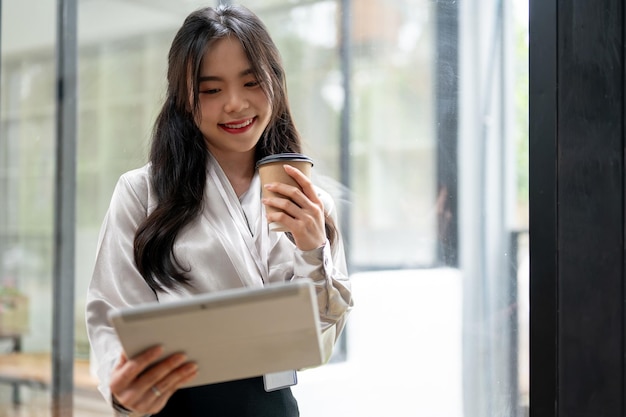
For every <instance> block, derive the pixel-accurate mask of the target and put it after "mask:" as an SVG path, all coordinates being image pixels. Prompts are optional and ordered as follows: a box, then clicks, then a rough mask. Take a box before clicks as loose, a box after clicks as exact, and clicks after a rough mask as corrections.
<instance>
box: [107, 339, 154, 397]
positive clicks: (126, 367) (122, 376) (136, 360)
mask: <svg viewBox="0 0 626 417" xmlns="http://www.w3.org/2000/svg"><path fill="white" fill-rule="evenodd" d="M162 354H163V348H162V347H161V346H155V347H152V348H149V349H147V350H145V351H144V352H142V353H140V354H138V355H136V356H134V357H133V358H131V359H128V358H127V356H126V355H124V354H123V355H122V356H121V357H120V361H119V363H118V366H117V367H116V368H115V369H114V372H113V373H112V375H111V383H110V385H111V390H112V391H113V392H119V391H121V390H123V389H124V388H125V387H127V386H128V384H130V383H131V382H132V381H134V380H135V379H136V378H137V377H138V376H139V375H140V374H141V373H142V372H144V371H145V369H146V368H148V367H149V366H150V365H151V364H152V363H154V361H156V360H157V359H158V358H159V357H160V356H161V355H162Z"/></svg>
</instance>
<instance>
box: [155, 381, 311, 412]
mask: <svg viewBox="0 0 626 417" xmlns="http://www.w3.org/2000/svg"><path fill="white" fill-rule="evenodd" d="M299 415H300V412H299V411H298V403H297V402H296V399H295V398H294V397H293V395H292V393H291V389H290V388H285V389H280V390H276V391H271V392H266V391H265V389H264V388H263V377H258V378H250V379H241V380H238V381H231V382H224V383H220V384H211V385H203V386H199V387H193V388H184V389H180V390H178V391H176V392H175V393H174V395H172V397H171V398H170V399H169V401H168V402H167V405H166V406H165V408H164V409H163V410H161V412H160V413H158V414H154V416H157V417H298V416H299Z"/></svg>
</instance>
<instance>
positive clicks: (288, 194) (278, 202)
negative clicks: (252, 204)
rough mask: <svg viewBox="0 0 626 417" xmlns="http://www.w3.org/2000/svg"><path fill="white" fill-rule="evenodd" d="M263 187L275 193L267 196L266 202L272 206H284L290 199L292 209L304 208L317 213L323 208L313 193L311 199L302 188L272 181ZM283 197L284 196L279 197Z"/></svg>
mask: <svg viewBox="0 0 626 417" xmlns="http://www.w3.org/2000/svg"><path fill="white" fill-rule="evenodd" d="M265 188H266V189H267V190H269V191H271V192H272V193H274V194H275V195H277V196H276V197H268V200H267V201H268V203H269V204H270V205H272V206H274V207H280V208H286V207H287V206H286V204H287V203H288V202H289V201H291V202H293V203H294V204H295V205H293V208H294V209H304V210H309V211H312V212H313V213H317V212H318V211H323V210H324V205H323V203H322V202H321V201H320V200H319V198H318V197H317V195H315V197H314V199H313V200H312V199H311V198H309V196H307V195H305V194H304V192H303V191H302V190H300V189H299V188H298V187H294V186H292V185H288V184H283V183H279V182H274V183H270V184H266V185H265ZM281 197H284V198H281Z"/></svg>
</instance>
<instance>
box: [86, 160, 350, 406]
mask: <svg viewBox="0 0 626 417" xmlns="http://www.w3.org/2000/svg"><path fill="white" fill-rule="evenodd" d="M149 169H150V168H149V166H148V165H146V166H144V167H142V168H139V169H136V170H133V171H130V172H127V173H125V174H124V175H122V176H121V178H120V179H119V181H118V183H117V185H116V187H115V190H114V192H113V196H112V198H111V203H110V206H109V209H108V211H107V213H106V216H105V218H104V221H103V224H102V228H101V231H100V237H99V242H98V248H97V253H96V261H95V267H94V272H93V276H92V279H91V283H90V285H89V289H88V294H87V306H86V321H87V330H88V334H89V341H90V344H91V347H92V350H93V353H94V356H95V359H96V361H97V366H98V371H97V373H98V379H99V390H100V392H101V393H102V395H103V396H104V398H105V399H106V400H107V401H110V397H111V394H110V389H109V380H110V374H111V371H112V369H113V367H114V366H115V364H116V363H117V361H118V359H119V356H120V353H121V351H122V349H121V346H120V343H119V341H118V339H117V336H116V334H115V331H114V329H113V328H112V327H111V325H110V324H109V322H108V320H107V314H108V312H109V311H110V310H112V309H117V308H120V307H126V306H136V305H139V304H143V303H146V302H153V301H157V300H158V301H160V302H164V301H170V300H175V299H178V298H183V297H187V296H189V295H192V294H199V293H205V292H209V291H220V290H224V289H229V288H236V287H258V286H262V285H263V284H264V283H270V282H279V281H289V280H291V279H298V278H303V277H307V278H310V279H312V280H313V281H314V284H315V286H316V293H317V299H318V306H319V312H320V320H321V323H322V330H323V335H324V345H325V346H324V347H325V354H326V358H329V357H330V354H331V353H332V347H333V345H334V342H335V341H336V339H337V337H338V336H339V334H340V333H341V330H342V329H343V327H344V324H345V320H346V317H347V313H348V311H349V310H350V308H351V307H352V297H351V293H350V285H349V280H348V276H347V271H346V262H345V255H344V249H343V243H342V242H341V240H340V239H338V240H337V241H336V243H335V244H334V245H333V247H332V248H331V246H330V244H329V243H328V242H326V244H325V245H324V246H322V247H320V248H318V249H314V250H311V251H306V252H305V251H301V250H299V249H298V248H297V247H296V246H295V245H294V244H293V243H292V242H291V241H290V240H289V239H288V238H287V236H286V235H285V234H284V233H282V232H268V226H267V221H266V219H265V213H264V206H263V204H261V201H260V199H261V197H260V196H261V187H260V181H259V177H258V173H257V174H255V176H254V178H253V180H252V182H251V185H250V188H249V190H248V191H247V192H246V193H245V194H244V195H243V196H242V197H241V199H238V198H237V196H236V194H235V192H234V190H233V188H232V186H231V185H230V182H229V181H228V179H227V178H226V175H225V174H224V172H223V171H222V170H221V168H220V167H219V164H218V163H217V161H216V160H215V159H213V158H212V157H210V158H209V163H208V167H207V182H206V188H205V194H204V204H203V209H202V212H201V214H200V215H199V216H198V217H197V218H196V219H194V220H193V221H192V222H191V223H190V224H188V225H187V226H185V227H184V228H183V229H182V230H181V231H180V232H179V234H178V237H177V240H176V243H175V245H174V254H175V256H176V259H177V260H178V261H179V263H180V264H181V265H182V266H183V267H184V268H185V269H186V270H188V271H189V272H188V273H187V274H186V276H188V277H189V278H190V284H191V285H188V286H187V285H186V286H183V287H181V288H179V289H177V290H176V291H172V290H170V291H166V292H159V293H158V294H157V293H155V292H154V291H153V290H152V289H151V288H150V287H149V286H148V285H147V284H146V282H145V281H144V279H143V277H142V276H141V274H140V273H139V271H138V270H137V268H136V266H135V261H134V257H133V242H134V237H135V231H136V230H137V227H138V226H139V225H140V224H141V223H142V222H143V220H144V219H145V218H146V216H147V215H148V214H149V213H151V212H152V210H153V209H154V207H155V205H156V201H155V199H156V197H155V195H154V193H153V191H152V189H151V185H150V180H149ZM319 196H320V198H321V199H322V201H323V203H324V211H325V212H326V214H327V215H328V216H330V217H332V218H333V219H334V220H335V224H336V222H337V213H336V209H335V206H334V203H333V201H332V198H331V197H330V195H328V194H327V193H326V192H324V191H322V190H319Z"/></svg>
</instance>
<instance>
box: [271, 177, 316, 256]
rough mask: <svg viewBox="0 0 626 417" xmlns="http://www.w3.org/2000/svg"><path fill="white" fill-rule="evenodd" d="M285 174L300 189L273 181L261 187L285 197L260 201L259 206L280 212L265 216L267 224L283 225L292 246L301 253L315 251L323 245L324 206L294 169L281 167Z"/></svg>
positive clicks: (306, 181) (309, 184)
mask: <svg viewBox="0 0 626 417" xmlns="http://www.w3.org/2000/svg"><path fill="white" fill-rule="evenodd" d="M284 169H285V172H287V174H288V175H289V176H290V177H291V178H293V179H294V180H295V181H296V182H297V183H298V185H299V186H300V187H301V188H302V190H300V189H298V187H294V186H291V185H287V184H282V183H278V182H273V183H270V184H266V185H265V187H266V188H267V189H268V190H269V191H272V192H274V193H277V194H281V195H283V196H285V197H286V198H281V197H270V198H264V199H263V204H265V205H266V206H272V207H275V208H277V209H280V210H281V211H277V212H273V213H268V214H267V221H268V223H271V222H279V223H281V224H283V225H284V226H285V227H286V228H287V229H289V231H290V232H291V234H292V235H293V239H294V240H295V242H296V246H297V247H298V248H299V249H300V250H303V251H307V250H312V249H316V248H319V247H320V246H322V245H323V244H324V243H325V242H326V229H325V220H324V217H325V216H324V204H323V203H322V201H321V200H320V199H319V197H318V195H317V193H316V192H315V188H314V187H313V183H312V182H311V180H310V179H309V178H308V177H307V176H306V175H304V174H303V173H302V172H300V170H298V169H297V168H294V167H292V166H291V165H284Z"/></svg>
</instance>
